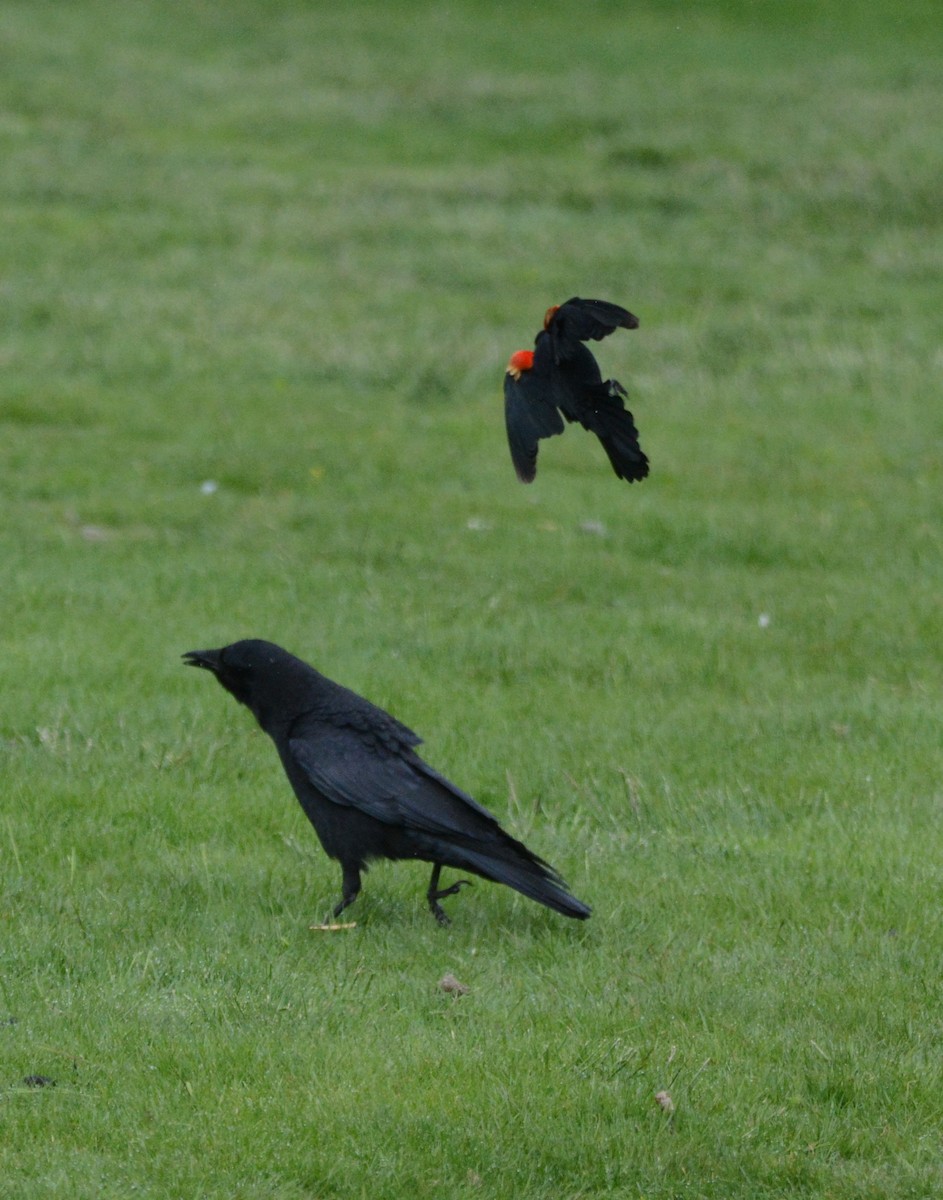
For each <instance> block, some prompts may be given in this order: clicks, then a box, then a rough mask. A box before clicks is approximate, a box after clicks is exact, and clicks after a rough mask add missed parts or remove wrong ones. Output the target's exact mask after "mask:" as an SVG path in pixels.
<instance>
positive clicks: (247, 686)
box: [184, 639, 591, 924]
mask: <svg viewBox="0 0 943 1200" xmlns="http://www.w3.org/2000/svg"><path fill="white" fill-rule="evenodd" d="M184 659H185V660H186V662H187V664H188V665H189V666H194V667H202V668H204V669H205V670H208V671H210V672H212V674H214V675H215V676H216V678H217V679H218V680H219V682H220V683H221V684H222V686H223V687H224V688H225V689H226V690H227V691H228V692H230V693H231V694H232V695H233V696H235V698H236V699H237V700H238V701H239V702H240V703H242V704H245V705H246V706H247V707H248V708H249V709H250V710H251V711H252V713H253V714H254V715H255V718H256V720H257V721H258V722H259V724H260V725H261V727H262V728H263V729H264V730H265V732H266V733H267V734H268V735H269V736H270V737H271V739H272V741H273V742H274V743H275V746H276V748H277V750H278V754H279V757H280V758H281V761H282V766H283V767H284V769H285V773H286V774H287V776H288V779H289V781H290V783H291V785H292V787H293V788H294V791H295V795H296V796H297V797H298V800H299V802H300V804H301V807H302V808H303V809H304V812H305V814H306V816H307V817H308V819H309V820H310V821H311V824H312V825H313V826H314V829H315V832H316V833H317V835H318V838H319V839H320V841H321V845H322V846H323V847H324V849H325V851H326V852H327V854H328V855H330V857H331V858H334V859H337V860H338V861H339V862H340V865H341V870H342V872H343V893H342V898H341V900H340V902H339V903H338V904H337V905H336V907H335V908H334V910H333V912H334V916H335V917H336V916H339V915H340V913H341V912H342V911H343V910H344V909H345V908H346V907H347V906H348V905H349V904H350V903H352V902H353V900H355V899H356V897H357V894H358V893H359V891H360V886H361V884H360V875H361V872H362V871H364V870H366V868H367V866H368V864H369V862H370V861H371V860H372V859H378V858H388V859H408V858H415V859H423V860H425V861H426V862H431V863H432V864H433V868H432V878H431V880H430V883H429V889H428V891H427V893H426V898H427V900H428V902H429V907H430V908H431V910H432V912H433V914H434V915H435V917H436V919H437V920H438V921H440V922H441V923H443V924H447V923H448V918H447V917H446V915H445V913H444V912H443V911H442V908H441V906H440V905H439V900H441V899H442V898H443V897H444V896H450V895H454V894H455V893H456V892H458V891H459V889H460V888H461V886H462V885H463V884H467V883H469V882H470V881H469V880H459V881H458V882H456V883H453V884H452V885H451V886H450V887H447V888H440V887H439V875H440V872H441V870H442V868H443V867H455V868H457V869H459V870H462V871H469V872H471V873H473V874H475V875H479V876H481V877H482V878H484V879H490V880H493V881H494V882H495V883H504V884H507V885H508V886H509V887H512V888H515V889H516V890H517V891H519V892H521V893H522V894H523V895H525V896H528V897H529V898H530V899H531V900H536V901H537V902H538V903H540V904H545V905H547V907H548V908H552V909H554V910H555V911H556V912H559V913H562V914H563V915H564V916H567V917H579V918H585V917H588V916H589V915H590V911H591V910H590V909H589V908H588V907H587V906H586V905H585V904H583V903H582V902H581V901H579V900H577V899H575V898H574V897H573V896H571V895H570V894H569V892H568V891H567V890H566V885H565V884H564V882H563V880H562V879H561V878H560V876H559V875H558V874H557V872H556V871H554V870H553V868H552V867H550V866H549V865H548V864H547V863H545V862H544V861H543V860H542V859H540V858H538V857H537V855H535V854H533V853H532V852H531V851H530V850H528V849H527V847H526V846H525V845H523V843H521V842H519V841H517V840H516V839H515V838H513V837H511V836H510V834H508V833H506V832H505V831H504V830H503V829H502V828H501V826H500V825H499V824H498V821H497V819H496V818H495V817H494V816H492V814H491V813H490V812H488V810H487V809H486V808H483V807H482V806H481V805H480V804H478V803H477V801H475V800H473V799H472V798H471V796H469V795H467V794H466V793H465V792H463V791H461V789H459V788H457V787H456V786H455V785H454V784H453V783H450V782H449V780H447V779H446V778H445V777H444V776H443V775H440V774H439V772H438V771H436V770H434V769H433V768H432V767H430V766H429V765H428V763H425V762H423V760H422V759H421V758H420V757H419V755H418V754H417V753H416V752H415V747H416V746H418V745H419V744H420V743H421V740H422V739H421V738H419V737H418V736H417V735H416V734H415V733H413V732H412V730H411V729H408V728H407V727H406V726H405V725H403V724H401V723H400V722H399V721H397V720H396V718H395V717H392V716H390V714H389V713H387V712H384V711H383V709H381V708H377V707H376V705H374V704H371V703H370V701H369V700H365V699H364V698H363V697H362V696H358V695H357V694H356V693H355V692H352V691H350V689H348V688H345V687H343V686H342V685H341V684H338V683H334V682H333V681H332V680H330V679H327V678H326V677H325V676H324V675H322V674H320V672H318V671H316V670H315V669H314V668H313V667H311V666H309V665H308V664H307V663H305V662H302V660H301V659H299V658H296V657H295V656H294V655H293V654H289V653H288V651H287V650H283V649H282V648H281V647H280V646H276V645H274V644H273V643H272V642H265V641H260V640H257V639H251V640H247V641H241V642H235V643H233V644H232V645H230V646H224V647H222V648H221V649H219V650H191V651H188V652H187V653H186V654H185V655H184Z"/></svg>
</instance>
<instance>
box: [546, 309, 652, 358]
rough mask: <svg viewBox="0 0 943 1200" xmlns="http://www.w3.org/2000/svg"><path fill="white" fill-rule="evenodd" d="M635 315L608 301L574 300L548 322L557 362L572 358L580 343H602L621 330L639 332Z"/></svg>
mask: <svg viewBox="0 0 943 1200" xmlns="http://www.w3.org/2000/svg"><path fill="white" fill-rule="evenodd" d="M638 324H639V320H638V317H637V316H635V314H634V313H630V312H629V310H628V309H627V308H623V307H622V306H621V305H619V304H612V303H610V302H609V301H608V300H581V299H580V297H579V296H571V297H570V299H569V300H567V301H565V303H563V304H561V305H560V307H559V308H558V309H557V311H556V312H555V313H554V314H553V316H552V317H551V318H550V320H549V321H548V322H547V332H548V333H549V334H550V337H551V339H552V341H553V360H554V362H556V363H559V362H561V361H562V360H563V359H566V358H569V357H570V355H571V353H572V350H573V347H574V346H575V344H576V343H578V342H588V341H592V342H599V341H601V340H602V339H603V338H604V337H608V336H609V334H610V333H614V332H615V330H617V329H638Z"/></svg>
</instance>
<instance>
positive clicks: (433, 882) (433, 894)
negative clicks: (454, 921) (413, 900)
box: [426, 863, 472, 925]
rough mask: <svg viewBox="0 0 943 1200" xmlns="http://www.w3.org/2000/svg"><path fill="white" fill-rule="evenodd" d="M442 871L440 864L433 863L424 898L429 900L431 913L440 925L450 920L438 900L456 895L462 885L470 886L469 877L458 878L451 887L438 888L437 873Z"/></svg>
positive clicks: (449, 923) (447, 923)
mask: <svg viewBox="0 0 943 1200" xmlns="http://www.w3.org/2000/svg"><path fill="white" fill-rule="evenodd" d="M441 872H442V864H441V863H434V864H433V867H432V878H431V879H430V880H429V890H428V891H427V892H426V899H427V900H428V901H429V907H430V908H431V909H432V915H433V916H434V917H435V919H436V920H437V921H438V922H439V924H440V925H451V921H450V920H449V919H448V917H447V916H446V915H445V913H444V912H443V910H442V906H441V905H440V904H439V901H440V900H441V899H443V897H445V896H457V895H458V893H459V892H460V891H461V890H462V887H463V886H466V885H467V886H468V887H471V886H472V881H471V880H470V879H459V880H458V882H457V883H453V884H452V886H451V887H447V888H441V889H440V888H439V875H440V874H441Z"/></svg>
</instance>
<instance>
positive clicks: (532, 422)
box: [504, 371, 564, 483]
mask: <svg viewBox="0 0 943 1200" xmlns="http://www.w3.org/2000/svg"><path fill="white" fill-rule="evenodd" d="M549 393H550V388H549V387H548V386H547V384H546V382H545V381H544V380H543V379H541V378H540V377H539V376H537V375H535V373H534V371H523V372H521V375H520V378H519V379H515V378H514V376H513V375H511V374H510V373H509V374H507V375H505V377H504V421H505V424H506V426H507V432H508V445H509V446H510V448H511V461H512V462H513V463H514V470H515V471H516V472H517V477H518V479H519V480H520V481H521V483H532V482H533V480H534V477H535V476H536V474H537V443H538V442H539V441H540V439H541V438H547V437H553V436H554V434H557V433H562V432H563V429H564V425H563V418H562V417H561V416H560V414H559V412H557V408H556V405H555V404H554V403H553V401H552V400H551V399H550V395H549Z"/></svg>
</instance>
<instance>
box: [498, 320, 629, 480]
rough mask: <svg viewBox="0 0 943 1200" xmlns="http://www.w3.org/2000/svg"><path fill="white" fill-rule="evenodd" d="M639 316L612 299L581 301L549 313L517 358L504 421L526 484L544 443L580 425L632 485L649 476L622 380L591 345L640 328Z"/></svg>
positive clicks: (508, 378) (507, 382) (508, 379)
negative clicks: (608, 371)
mask: <svg viewBox="0 0 943 1200" xmlns="http://www.w3.org/2000/svg"><path fill="white" fill-rule="evenodd" d="M638 323H639V322H638V317H636V316H634V315H633V314H632V313H630V312H629V311H628V309H625V308H622V307H621V306H620V305H618V304H611V303H609V302H608V301H606V300H581V299H580V298H579V297H578V296H574V297H573V298H572V299H570V300H567V301H566V303H565V304H561V305H559V306H557V307H554V308H550V309H548V310H547V314H546V316H545V318H544V328H543V329H542V330H541V331H540V332H539V333H538V334H537V337H536V340H535V342H534V349H533V350H532V351H531V350H518V351H517V352H516V353H515V354H513V355H512V356H511V360H510V362H509V363H508V367H507V372H506V374H505V376H504V415H505V423H506V425H507V435H508V445H509V447H510V450H511V460H512V462H513V463H514V469H515V470H516V472H517V476H518V478H519V479H520V480H521V482H522V483H531V482H532V481H533V479H534V478H535V476H536V474H537V450H538V443H539V442H540V440H541V439H542V438H547V437H553V436H554V434H558V433H562V432H563V430H564V428H565V426H564V424H563V420H562V419H561V416H560V414H561V413H562V414H563V417H565V418H566V420H567V421H570V422H573V421H576V422H578V423H579V424H580V425H582V426H583V428H584V429H587V430H589V432H591V433H594V434H595V435H596V436H597V437H598V438H599V441H600V442H601V443H602V447H603V449H604V450H605V452H606V454H607V455H608V458H609V461H610V463H611V464H612V469H613V470H614V471H615V473H616V475H617V476H618V477H619V478H620V479H625V480H627V481H628V482H629V483H632V482H633V481H635V480H639V479H644V478H645V476H646V475H647V474H648V458H647V456H646V455H645V454H644V452H643V451H642V449H641V447H640V446H639V441H638V430H637V429H636V427H635V421H634V419H633V417H632V414H631V413H630V412H629V411H628V410H627V409H626V407H625V404H624V403H623V397H624V396H626V394H627V393H626V390H625V388H624V387H623V386H622V384H621V383H619V381H618V380H616V379H606V380H604V379H603V377H602V372H601V371H600V369H599V364H598V363H597V362H596V358H595V356H594V355H593V353H592V351H591V350H590V349H589V348H588V347H587V346H586V345H584V342H586V341H587V340H590V341H600V340H601V339H602V338H604V337H607V336H608V335H609V334H610V333H612V332H614V330H616V329H620V328H622V329H636V328H637V327H638Z"/></svg>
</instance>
